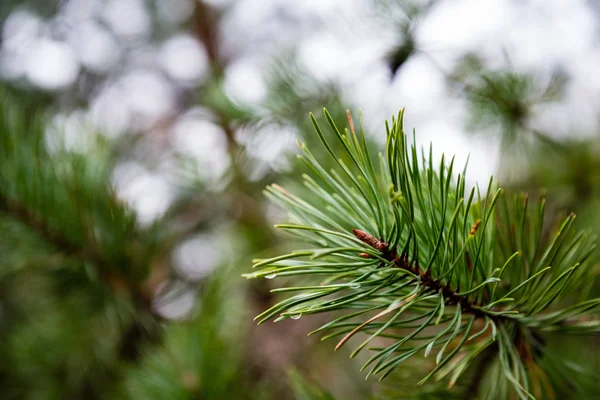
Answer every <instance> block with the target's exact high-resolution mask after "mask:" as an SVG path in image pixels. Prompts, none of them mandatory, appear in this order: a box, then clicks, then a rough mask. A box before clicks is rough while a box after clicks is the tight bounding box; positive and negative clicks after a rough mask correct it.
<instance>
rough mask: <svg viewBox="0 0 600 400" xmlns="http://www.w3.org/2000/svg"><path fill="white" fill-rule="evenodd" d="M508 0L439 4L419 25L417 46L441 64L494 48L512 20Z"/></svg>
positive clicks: (473, 0) (462, 1) (464, 0)
mask: <svg viewBox="0 0 600 400" xmlns="http://www.w3.org/2000/svg"><path fill="white" fill-rule="evenodd" d="M509 3H510V0H486V1H481V0H458V1H441V2H438V3H437V4H436V5H435V6H433V8H432V9H431V10H430V12H429V13H428V14H427V16H426V18H425V19H424V20H423V22H421V23H420V24H419V28H418V30H417V33H416V41H417V47H418V48H419V49H421V50H423V51H425V52H426V53H428V54H430V55H431V56H432V57H434V58H435V59H436V60H437V61H438V62H439V63H440V64H441V65H448V63H449V62H452V61H454V59H455V58H456V57H457V56H459V55H461V54H462V53H464V52H467V51H472V50H474V49H478V48H480V47H482V46H488V47H489V46H493V45H494V44H495V43H497V42H498V35H506V32H504V31H503V30H500V29H499V28H502V27H505V26H506V25H507V24H508V22H509V20H510V19H511V18H512V17H513V13H512V10H513V7H511V4H509Z"/></svg>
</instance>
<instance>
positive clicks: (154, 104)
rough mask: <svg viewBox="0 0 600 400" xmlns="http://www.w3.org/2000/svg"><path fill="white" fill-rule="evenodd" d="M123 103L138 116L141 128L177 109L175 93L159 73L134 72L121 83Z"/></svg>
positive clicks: (148, 71)
mask: <svg viewBox="0 0 600 400" xmlns="http://www.w3.org/2000/svg"><path fill="white" fill-rule="evenodd" d="M119 89H120V90H121V94H122V96H123V97H122V102H123V103H124V104H125V105H126V106H127V107H129V109H130V110H131V112H132V113H134V114H136V115H137V116H138V118H137V119H136V120H137V121H138V123H139V125H140V126H139V128H140V129H143V127H144V126H146V127H149V126H151V125H152V124H153V123H154V121H156V120H157V119H160V118H161V117H164V116H166V115H167V114H169V113H170V112H171V111H172V110H173V108H174V107H175V91H174V88H173V87H172V86H171V85H170V84H169V81H168V80H167V79H166V78H165V77H164V76H163V75H162V74H161V73H160V72H158V71H153V70H133V71H131V72H130V73H128V74H127V75H125V76H124V77H123V78H122V79H121V80H120V82H119Z"/></svg>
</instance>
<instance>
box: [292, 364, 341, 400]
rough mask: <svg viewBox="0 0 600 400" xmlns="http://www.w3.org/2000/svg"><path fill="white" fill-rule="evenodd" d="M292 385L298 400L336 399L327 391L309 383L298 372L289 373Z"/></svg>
mask: <svg viewBox="0 0 600 400" xmlns="http://www.w3.org/2000/svg"><path fill="white" fill-rule="evenodd" d="M288 378H289V380H290V385H291V386H292V389H293V390H294V395H295V396H296V400H334V399H335V398H334V397H333V396H332V395H331V393H328V392H327V391H326V390H325V389H323V388H321V387H319V386H317V385H315V384H314V383H312V382H309V381H308V380H307V379H305V378H304V377H303V376H302V375H301V374H300V373H299V372H298V371H296V370H290V371H288Z"/></svg>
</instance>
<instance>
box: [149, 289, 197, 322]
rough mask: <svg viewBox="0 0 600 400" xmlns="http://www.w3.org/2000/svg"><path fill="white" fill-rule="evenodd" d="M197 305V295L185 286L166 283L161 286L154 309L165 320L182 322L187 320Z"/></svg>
mask: <svg viewBox="0 0 600 400" xmlns="http://www.w3.org/2000/svg"><path fill="white" fill-rule="evenodd" d="M195 304H196V293H195V291H194V290H193V289H192V288H189V287H187V286H186V285H185V284H183V283H180V284H177V283H175V284H170V283H169V282H164V283H163V284H162V285H160V286H159V288H158V290H157V293H156V298H155V299H154V302H153V308H154V309H155V310H156V311H157V312H158V313H159V314H160V315H162V316H163V318H167V319H174V320H180V319H185V318H186V317H187V316H188V315H189V314H190V313H191V311H192V310H193V309H194V305H195Z"/></svg>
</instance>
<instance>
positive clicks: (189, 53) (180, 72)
mask: <svg viewBox="0 0 600 400" xmlns="http://www.w3.org/2000/svg"><path fill="white" fill-rule="evenodd" d="M158 59H159V62H160V64H161V65H162V67H163V69H164V70H165V72H166V73H167V74H168V75H169V76H170V77H171V78H173V79H174V80H176V81H179V82H183V83H191V82H196V81H198V80H200V79H201V78H202V77H204V76H205V75H206V74H207V72H208V68H209V61H208V56H207V55H206V51H205V50H204V47H203V46H202V45H201V44H200V43H199V42H198V41H197V40H196V39H195V38H194V37H192V36H190V35H188V34H179V35H176V36H173V37H171V38H169V39H168V40H167V41H166V42H165V43H163V45H162V46H161V48H160V50H159V54H158Z"/></svg>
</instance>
